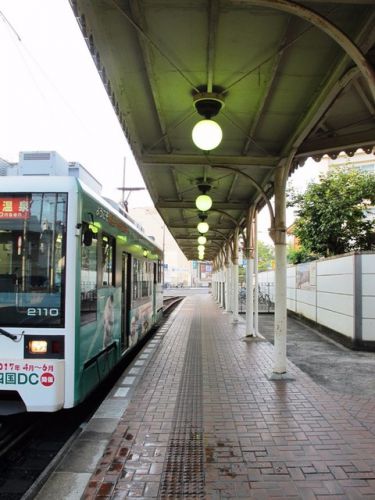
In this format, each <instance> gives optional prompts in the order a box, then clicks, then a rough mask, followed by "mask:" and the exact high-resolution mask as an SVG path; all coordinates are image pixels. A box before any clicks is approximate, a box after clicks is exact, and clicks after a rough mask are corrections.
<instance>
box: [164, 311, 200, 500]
mask: <svg viewBox="0 0 375 500" xmlns="http://www.w3.org/2000/svg"><path fill="white" fill-rule="evenodd" d="M201 353H202V346H201V328H200V318H198V319H195V320H194V321H193V322H192V325H191V328H190V331H189V338H188V341H187V345H186V355H185V361H184V365H183V368H182V374H181V382H180V386H179V391H178V394H179V396H178V398H177V401H176V407H175V411H174V418H173V421H174V428H173V429H172V432H171V437H170V439H169V442H168V447H167V455H166V461H165V464H164V470H163V475H162V480H161V489H160V498H186V497H188V498H204V448H203V423H202V419H203V404H202V354H201Z"/></svg>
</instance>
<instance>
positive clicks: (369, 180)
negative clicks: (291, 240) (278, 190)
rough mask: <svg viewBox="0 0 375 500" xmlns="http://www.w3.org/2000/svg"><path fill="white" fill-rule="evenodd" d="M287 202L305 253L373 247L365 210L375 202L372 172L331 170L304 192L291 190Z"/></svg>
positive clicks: (373, 226)
mask: <svg viewBox="0 0 375 500" xmlns="http://www.w3.org/2000/svg"><path fill="white" fill-rule="evenodd" d="M288 204H289V205H290V206H295V207H297V208H298V210H297V219H296V221H295V224H294V231H293V232H294V234H295V236H297V238H299V240H300V242H301V245H302V246H303V247H304V249H306V251H307V252H310V253H313V254H318V255H322V256H325V257H327V256H329V255H337V254H342V253H346V252H350V251H353V250H371V248H372V247H373V246H374V232H375V219H374V218H373V217H370V216H369V212H368V209H369V207H371V206H374V205H375V175H372V174H368V173H361V172H360V171H358V170H356V169H350V170H342V169H332V170H331V171H329V172H328V174H326V175H325V176H322V177H321V178H320V183H316V184H314V183H312V184H310V185H309V186H308V188H307V190H306V191H305V193H304V194H296V193H291V194H290V199H289V202H288Z"/></svg>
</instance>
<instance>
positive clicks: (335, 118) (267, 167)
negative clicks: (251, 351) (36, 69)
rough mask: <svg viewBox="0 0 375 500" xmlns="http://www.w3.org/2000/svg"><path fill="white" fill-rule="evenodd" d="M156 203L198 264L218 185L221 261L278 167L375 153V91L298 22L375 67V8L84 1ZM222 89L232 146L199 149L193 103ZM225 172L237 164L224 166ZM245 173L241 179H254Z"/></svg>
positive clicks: (84, 17)
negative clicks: (331, 31) (313, 17)
mask: <svg viewBox="0 0 375 500" xmlns="http://www.w3.org/2000/svg"><path fill="white" fill-rule="evenodd" d="M71 3H72V8H73V11H74V13H75V15H76V16H77V19H78V22H79V24H80V26H81V30H82V33H83V36H84V37H85V39H86V41H87V44H88V46H89V48H90V51H91V54H92V56H93V58H94V60H95V63H96V65H97V68H98V71H99V73H100V75H101V77H102V80H103V84H104V85H105V86H106V88H107V91H108V94H109V97H110V99H111V101H112V103H113V106H114V109H115V111H116V113H117V115H118V117H119V120H120V122H121V124H122V127H123V130H124V133H125V135H126V136H127V138H128V140H129V143H130V145H131V147H132V150H133V152H134V155H135V157H136V160H137V162H138V165H139V167H140V169H141V172H142V174H143V177H144V180H145V182H146V185H147V187H148V189H149V191H150V194H151V196H152V198H153V200H154V203H155V205H156V207H157V209H158V211H159V212H160V214H161V216H162V217H163V219H164V221H165V222H166V224H167V225H168V227H169V229H170V230H171V232H172V234H173V235H174V237H175V238H176V240H177V242H178V243H179V245H180V247H181V249H182V250H183V251H184V253H185V254H186V256H187V257H188V258H189V259H193V258H196V255H197V252H196V238H197V236H198V234H197V230H196V225H197V223H198V222H199V220H198V213H197V210H196V208H195V206H194V200H195V198H196V196H197V195H198V194H199V191H198V188H197V179H199V178H204V179H206V180H208V181H209V182H211V183H212V189H211V191H210V194H211V195H212V198H213V200H214V204H213V208H212V210H210V212H209V215H208V222H209V224H210V228H211V229H210V231H209V233H208V240H209V243H208V244H207V251H206V257H207V258H213V257H214V256H215V255H216V254H217V252H218V250H219V248H220V245H222V244H223V242H224V240H225V238H227V237H228V235H229V234H230V233H231V232H233V229H234V227H235V225H236V222H237V223H241V222H243V221H244V218H245V216H246V213H247V208H248V207H249V206H250V205H252V204H254V203H256V202H257V201H258V199H259V191H258V190H257V189H256V187H255V185H254V183H252V182H251V181H250V180H249V179H248V178H247V177H245V176H244V175H243V174H242V173H245V174H247V175H248V176H251V177H252V179H253V180H254V181H255V182H256V183H258V184H259V185H260V186H261V187H262V188H263V190H264V191H265V192H267V193H269V195H271V194H272V192H273V177H274V172H275V168H276V166H277V165H278V164H280V162H282V161H283V159H285V158H286V157H287V156H288V155H289V154H290V152H291V150H292V149H293V148H294V150H295V152H296V154H295V162H294V164H293V167H292V168H296V167H297V166H298V165H299V164H301V163H303V161H304V159H305V158H306V157H308V156H313V157H320V156H321V155H322V154H323V153H329V154H331V155H335V154H337V153H338V152H340V151H342V150H346V151H349V152H351V151H354V150H356V149H357V148H358V147H360V146H362V147H365V148H366V149H367V151H370V150H372V148H373V146H374V144H375V121H374V115H375V106H374V101H373V97H372V94H371V92H370V90H369V86H368V84H367V82H366V80H365V78H364V76H363V74H362V73H361V72H360V71H359V70H358V68H357V67H356V65H355V63H354V62H353V60H352V59H351V58H350V57H349V56H348V55H346V53H345V51H344V50H343V47H342V46H341V45H339V44H338V43H337V41H335V40H334V39H333V38H332V37H331V36H328V34H326V33H325V32H324V31H322V30H321V29H320V27H319V26H316V25H315V24H311V23H310V22H309V21H308V20H307V19H306V16H305V18H303V17H301V16H300V15H296V13H297V14H299V13H298V8H299V7H305V8H306V9H308V10H306V9H305V10H304V12H305V14H306V12H313V13H314V12H315V13H317V14H319V15H320V16H321V18H322V19H323V21H322V22H324V20H325V19H326V20H328V21H330V22H331V23H333V24H334V25H335V26H336V27H337V28H338V29H339V30H340V31H341V32H342V33H343V34H344V35H346V36H347V37H349V38H350V39H351V40H353V41H354V42H355V43H356V45H357V46H358V47H359V48H360V50H361V51H362V53H363V54H364V55H365V57H366V59H367V62H368V63H370V65H371V64H373V63H374V60H375V50H374V44H375V2H374V1H373V0H356V1H350V0H333V1H324V0H322V1H317V0H310V1H305V2H294V5H295V6H296V7H294V9H297V10H294V11H293V13H292V14H291V13H289V12H288V9H285V8H283V6H282V4H284V5H285V4H288V3H289V4H290V2H287V0H258V1H257V0H253V1H252V0H243V1H241V0H222V1H220V0H175V1H172V0H74V1H73V0H71ZM202 88H203V89H205V90H208V91H210V90H212V89H214V90H219V92H221V94H222V96H223V98H224V101H225V106H224V108H223V109H222V110H221V112H220V113H219V114H218V116H217V117H216V118H215V119H216V120H217V122H218V123H220V125H221V127H222V129H223V134H224V137H223V141H222V143H221V145H220V146H219V147H218V148H217V149H215V150H213V151H211V152H210V153H205V154H203V153H202V152H201V151H200V150H198V149H197V148H196V146H194V144H193V142H192V140H191V130H192V128H193V126H194V124H195V123H196V122H197V121H198V120H199V119H200V117H199V115H198V113H197V112H196V111H195V109H194V106H193V98H192V96H193V95H194V94H195V93H196V92H197V91H198V90H201V89H202ZM223 167H226V168H223ZM241 172H242V173H241Z"/></svg>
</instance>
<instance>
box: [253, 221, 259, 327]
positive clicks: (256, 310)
mask: <svg viewBox="0 0 375 500" xmlns="http://www.w3.org/2000/svg"><path fill="white" fill-rule="evenodd" d="M258 255H259V254H258V212H255V217H254V270H255V280H254V282H255V293H254V300H255V304H254V332H255V335H258V333H259V280H258V273H259V270H258V263H259V260H258Z"/></svg>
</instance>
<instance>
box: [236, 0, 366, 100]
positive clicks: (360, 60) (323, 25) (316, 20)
mask: <svg viewBox="0 0 375 500" xmlns="http://www.w3.org/2000/svg"><path fill="white" fill-rule="evenodd" d="M230 3H231V4H233V5H240V6H243V5H257V6H260V7H268V8H270V9H277V10H281V11H282V12H287V13H289V14H292V15H295V16H298V17H300V18H302V19H304V20H305V21H307V22H309V23H311V24H313V25H314V26H316V27H317V28H318V29H320V30H321V31H323V32H324V33H326V34H327V35H328V36H329V37H331V38H332V39H333V40H334V41H335V42H336V43H337V44H338V45H340V47H341V48H342V49H343V50H344V52H345V54H346V55H348V56H349V57H351V59H352V60H353V61H354V63H355V64H356V66H357V67H358V69H359V70H360V72H361V73H362V75H363V76H364V78H365V80H366V82H367V83H368V85H369V87H370V91H371V93H372V95H373V96H374V98H375V71H374V68H373V67H372V65H371V63H370V62H369V61H367V59H366V57H365V56H364V55H363V54H362V52H361V50H360V49H359V48H358V47H357V45H356V44H355V43H354V42H353V40H351V39H350V38H349V37H348V36H347V35H346V34H345V33H344V32H343V31H342V30H340V29H339V28H338V27H337V26H336V25H334V24H333V23H332V22H331V21H330V20H329V19H327V18H326V17H324V16H322V15H321V14H319V13H318V12H316V11H315V10H313V9H309V8H307V7H305V6H304V5H301V4H300V3H297V2H292V1H290V0H230Z"/></svg>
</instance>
